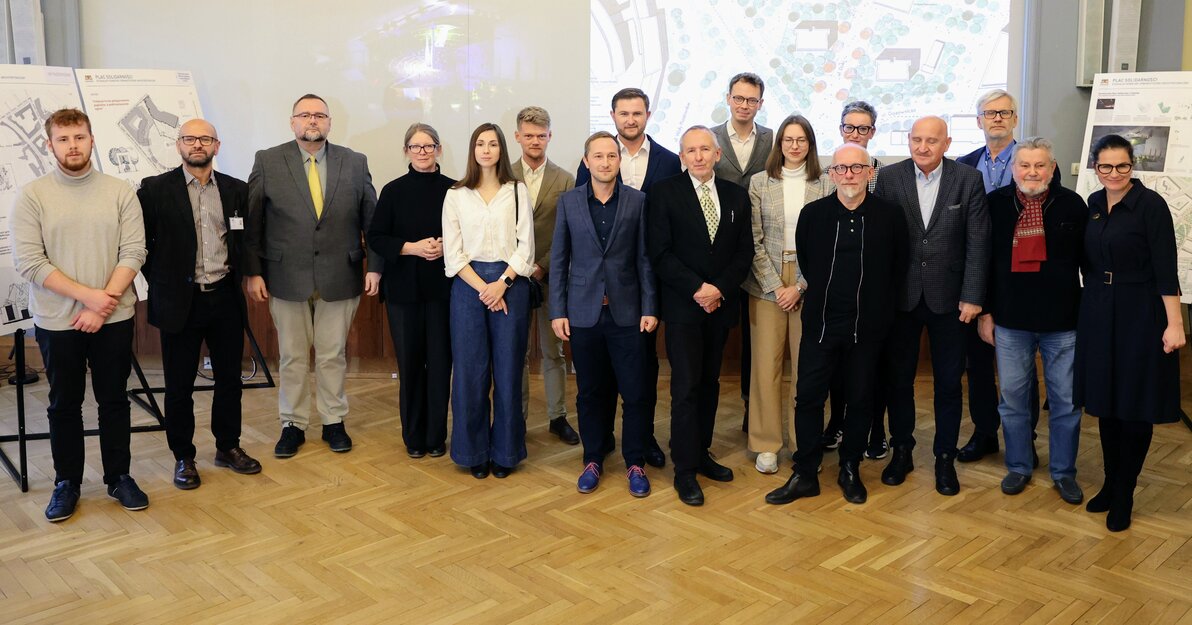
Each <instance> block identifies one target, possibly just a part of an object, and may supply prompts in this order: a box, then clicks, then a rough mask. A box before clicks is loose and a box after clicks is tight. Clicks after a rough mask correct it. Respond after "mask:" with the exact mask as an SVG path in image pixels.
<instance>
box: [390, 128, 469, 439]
mask: <svg viewBox="0 0 1192 625" xmlns="http://www.w3.org/2000/svg"><path fill="white" fill-rule="evenodd" d="M403 145H404V146H405V147H404V151H405V153H406V158H408V159H409V160H410V171H409V172H408V173H406V174H405V175H404V176H402V177H400V178H398V179H396V180H393V181H392V182H390V183H389V184H387V185H385V188H383V189H381V197H380V198H379V199H378V200H377V210H376V213H374V215H373V220H372V225H371V226H370V227H369V229H368V246H369V247H371V248H372V249H374V250H376V251H377V253H378V254H379V255H380V256H382V257H383V258H384V259H385V272H384V274H382V277H381V297H382V298H383V299H384V300H385V308H386V311H387V312H388V316H389V333H390V334H391V335H392V337H393V351H394V353H395V354H396V355H397V370H398V376H399V377H400V390H399V391H398V394H399V399H398V402H399V406H400V411H401V430H402V431H401V434H402V439H404V441H405V443H406V453H407V454H409V456H410V457H411V458H421V457H423V456H425V455H426V454H428V453H429V454H430V455H431V456H435V457H437V456H442V455H443V454H444V453H446V452H447V401H448V398H449V397H450V396H451V332H450V329H449V326H448V323H447V317H448V310H449V309H448V301H449V296H450V295H451V280H450V279H449V278H447V277H446V276H445V275H444V273H443V198H444V197H446V195H447V189H450V188H451V185H453V184H455V180H452V179H451V178H448V177H447V176H444V175H443V174H442V173H440V172H439V164H438V159H439V157H441V156H442V155H443V146H442V145H441V144H440V143H439V133H438V132H436V131H435V129H434V128H431V127H430V126H428V125H427V124H413V125H411V126H410V128H409V130H407V131H406V137H405V143H404V144H403Z"/></svg>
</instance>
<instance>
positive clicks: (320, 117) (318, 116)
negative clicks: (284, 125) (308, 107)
mask: <svg viewBox="0 0 1192 625" xmlns="http://www.w3.org/2000/svg"><path fill="white" fill-rule="evenodd" d="M291 117H294V118H296V119H301V120H302V121H304V122H305V121H310V120H311V119H313V120H315V121H317V122H325V121H327V120H329V119H331V116H330V115H328V114H326V113H295V114H294V115H291Z"/></svg>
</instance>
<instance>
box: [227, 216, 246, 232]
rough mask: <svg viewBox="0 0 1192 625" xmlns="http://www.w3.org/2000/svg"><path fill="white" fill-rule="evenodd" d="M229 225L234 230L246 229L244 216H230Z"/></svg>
mask: <svg viewBox="0 0 1192 625" xmlns="http://www.w3.org/2000/svg"><path fill="white" fill-rule="evenodd" d="M228 227H229V228H231V229H232V230H243V229H244V218H243V217H228Z"/></svg>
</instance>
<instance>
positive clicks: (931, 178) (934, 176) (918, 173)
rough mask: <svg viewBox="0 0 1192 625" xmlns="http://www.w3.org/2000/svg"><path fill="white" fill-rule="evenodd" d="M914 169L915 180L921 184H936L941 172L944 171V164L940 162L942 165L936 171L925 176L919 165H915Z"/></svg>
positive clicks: (936, 167) (937, 166)
mask: <svg viewBox="0 0 1192 625" xmlns="http://www.w3.org/2000/svg"><path fill="white" fill-rule="evenodd" d="M914 168H915V180H918V181H919V182H923V183H932V182H935V181H936V180H939V177H940V172H942V171H944V162H943V161H940V164H939V165H936V166H935V169H933V170H931V173H930V174H924V173H923V170H922V169H919V166H918V165H914Z"/></svg>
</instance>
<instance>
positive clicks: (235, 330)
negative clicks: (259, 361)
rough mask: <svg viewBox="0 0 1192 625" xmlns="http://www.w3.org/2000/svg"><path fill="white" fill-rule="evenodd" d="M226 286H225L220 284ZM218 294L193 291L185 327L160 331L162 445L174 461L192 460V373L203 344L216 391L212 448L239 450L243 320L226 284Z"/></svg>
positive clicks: (229, 283) (227, 280)
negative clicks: (163, 396)
mask: <svg viewBox="0 0 1192 625" xmlns="http://www.w3.org/2000/svg"><path fill="white" fill-rule="evenodd" d="M225 283H226V284H225ZM219 284H220V285H221V286H220V288H216V289H215V290H214V291H208V292H205V293H204V292H202V291H199V290H197V289H196V290H195V294H194V298H193V299H191V302H190V312H189V313H188V314H187V317H186V325H185V326H183V328H182V329H181V330H179V331H178V332H166V331H165V330H162V331H161V360H162V368H163V369H165V379H166V405H165V408H166V441H167V442H168V443H169V445H170V451H172V452H174V459H175V460H194V458H195V445H194V436H195V402H194V398H193V394H194V386H195V371H196V369H197V367H198V363H199V350H200V348H201V347H202V345H203V343H204V342H206V343H207V352H208V354H209V356H210V357H211V372H212V378H213V379H214V381H215V389H214V392H213V396H212V398H211V434H212V435H213V436H214V437H215V448H216V449H218V450H220V451H228V450H229V449H233V448H236V447H239V446H240V420H241V414H240V396H241V392H242V382H241V379H240V371H241V366H240V365H241V357H242V356H243V354H244V317H243V315H242V313H241V309H240V301H239V300H238V299H237V296H236V291H235V289H238V288H239V285H237V284H235V283H233V282H232V280H231V279H230V278H225V279H224V280H223V281H221V282H220V283H219Z"/></svg>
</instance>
